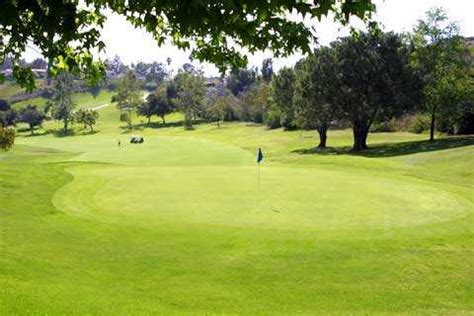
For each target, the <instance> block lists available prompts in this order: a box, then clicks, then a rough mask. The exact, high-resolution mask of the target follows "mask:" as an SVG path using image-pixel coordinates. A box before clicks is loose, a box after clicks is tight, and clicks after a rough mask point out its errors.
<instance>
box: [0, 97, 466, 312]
mask: <svg viewBox="0 0 474 316" xmlns="http://www.w3.org/2000/svg"><path fill="white" fill-rule="evenodd" d="M100 113H101V121H100V123H99V125H98V127H97V129H98V130H99V132H98V133H96V134H87V133H85V132H83V131H80V130H79V128H78V127H76V134H75V135H76V136H68V137H58V136H56V135H55V134H54V133H49V132H48V131H50V130H52V129H53V130H54V129H55V128H57V127H58V126H59V125H57V124H56V123H53V122H50V123H48V124H46V125H45V127H44V130H42V131H38V133H39V134H40V135H38V136H29V135H28V133H27V132H24V133H20V134H21V135H20V137H19V138H18V139H17V145H16V147H15V148H14V150H13V151H11V152H9V153H0V201H1V203H0V227H1V228H2V229H1V230H0V249H2V251H1V252H0V314H2V315H9V314H15V315H16V314H24V315H31V314H45V315H57V314H68V315H69V314H79V315H84V314H87V315H103V314H109V315H118V314H120V315H129V314H134V315H135V314H190V313H196V314H214V313H216V314H222V313H230V314H361V315H367V314H425V315H433V314H440V315H441V314H442V315H444V314H472V313H474V300H473V297H474V296H473V294H474V293H473V291H474V270H473V268H472V265H473V262H474V253H473V246H474V245H473V242H474V238H473V223H474V222H473V219H474V216H473V205H474V195H473V178H474V175H473V173H472V171H471V170H472V166H473V157H474V156H473V155H474V146H473V144H474V139H473V138H461V139H460V138H445V139H442V140H440V141H438V142H435V143H426V142H425V141H424V139H425V138H426V135H413V134H408V133H389V134H383V133H381V134H371V135H370V137H369V144H370V146H371V147H372V148H373V149H372V150H370V151H369V152H367V153H364V154H359V155H355V154H351V153H350V152H348V150H347V148H348V146H350V143H351V134H350V131H347V130H346V131H332V132H331V133H330V135H329V145H330V146H331V147H332V149H330V150H328V151H326V152H317V151H316V152H315V151H314V150H312V148H313V147H314V145H315V143H316V134H315V132H311V131H304V132H301V131H293V132H284V131H281V130H266V129H265V128H264V127H262V126H258V125H251V124H244V123H228V124H225V125H224V126H223V127H222V128H217V127H216V126H215V125H211V124H202V125H197V126H196V129H195V130H194V131H185V130H184V129H183V128H182V126H180V125H181V123H180V119H181V117H180V115H177V114H173V115H171V116H170V117H168V121H169V123H168V127H167V128H164V127H163V126H162V125H161V124H159V123H158V122H159V120H157V121H156V122H154V123H152V125H151V127H148V126H147V125H146V124H145V123H144V122H143V121H144V119H143V118H134V120H135V124H136V125H137V128H136V129H135V130H133V131H128V130H127V129H125V128H123V127H122V125H121V124H120V123H118V112H117V110H116V109H115V106H114V105H111V106H109V107H106V108H103V109H101V110H100ZM130 134H140V135H144V136H145V139H146V143H145V144H143V145H130V144H128V143H127V139H128V136H129V135H130ZM118 139H121V140H122V143H123V146H122V147H121V148H118V146H117V140H118ZM257 147H263V149H264V152H265V160H264V163H263V164H262V166H261V183H260V187H258V184H257V167H256V164H255V152H256V148H257Z"/></svg>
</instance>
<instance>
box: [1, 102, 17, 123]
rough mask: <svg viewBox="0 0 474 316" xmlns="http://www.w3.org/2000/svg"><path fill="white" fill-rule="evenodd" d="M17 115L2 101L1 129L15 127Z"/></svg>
mask: <svg viewBox="0 0 474 316" xmlns="http://www.w3.org/2000/svg"><path fill="white" fill-rule="evenodd" d="M16 117H17V113H16V111H15V109H12V107H11V106H10V104H9V103H8V102H7V101H5V100H0V127H8V126H14V125H15V121H16Z"/></svg>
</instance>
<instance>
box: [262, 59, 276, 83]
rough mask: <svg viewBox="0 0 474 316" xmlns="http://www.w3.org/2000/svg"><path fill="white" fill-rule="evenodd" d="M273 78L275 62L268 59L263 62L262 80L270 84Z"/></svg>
mask: <svg viewBox="0 0 474 316" xmlns="http://www.w3.org/2000/svg"><path fill="white" fill-rule="evenodd" d="M272 76H273V60H272V59H271V58H266V59H264V60H263V62H262V79H263V80H264V81H265V82H266V83H269V82H270V81H271V80H272Z"/></svg>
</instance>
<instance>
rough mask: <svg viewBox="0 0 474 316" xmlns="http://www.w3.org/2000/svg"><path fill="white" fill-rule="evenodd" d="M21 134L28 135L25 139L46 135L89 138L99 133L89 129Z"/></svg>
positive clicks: (28, 131) (26, 131) (48, 130)
mask: <svg viewBox="0 0 474 316" xmlns="http://www.w3.org/2000/svg"><path fill="white" fill-rule="evenodd" d="M18 131H19V132H25V133H27V134H25V135H23V137H27V138H28V137H39V136H46V135H54V136H55V137H60V138H62V137H69V136H87V135H94V134H97V133H98V132H99V131H93V132H91V131H90V130H88V129H84V130H81V131H74V130H68V131H67V132H64V131H63V130H55V129H47V130H39V131H38V130H35V132H34V134H31V133H30V130H29V129H27V130H18Z"/></svg>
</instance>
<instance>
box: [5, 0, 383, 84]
mask: <svg viewBox="0 0 474 316" xmlns="http://www.w3.org/2000/svg"><path fill="white" fill-rule="evenodd" d="M86 4H87V5H84V4H83V2H82V1H79V0H68V1H66V0H62V1H42V0H31V1H17V0H4V1H2V10H0V38H1V39H2V45H1V46H0V47H2V48H1V50H0V60H3V59H4V58H5V57H6V56H10V57H13V59H14V60H15V63H16V64H17V67H15V68H14V74H15V77H16V78H17V79H18V81H19V82H20V83H21V84H22V85H28V87H30V88H32V87H34V84H35V83H34V80H33V81H31V80H29V79H31V78H32V74H31V71H27V70H26V71H24V69H25V68H24V67H21V66H19V65H18V62H17V61H18V60H19V59H20V57H21V55H22V53H23V52H24V51H25V49H26V46H27V45H28V43H30V42H33V43H35V44H36V45H37V46H38V47H39V48H40V50H41V52H42V53H43V56H45V58H47V59H48V60H54V65H53V66H52V67H51V70H52V72H56V71H57V70H59V69H60V70H69V71H70V72H73V73H79V72H80V73H83V74H84V75H85V77H86V78H88V79H94V78H98V77H100V76H102V75H104V72H105V69H104V67H103V65H102V64H100V63H99V64H97V63H96V62H95V59H94V58H93V54H92V52H93V51H94V50H96V49H98V50H99V51H102V50H104V49H105V44H104V43H103V42H102V41H101V34H100V33H101V28H102V26H103V25H104V23H105V21H106V18H107V16H106V12H112V13H115V14H118V15H122V16H125V17H126V19H127V20H128V21H129V22H130V23H131V24H132V25H133V26H135V27H139V28H143V29H144V30H146V31H148V32H149V33H151V35H152V36H153V38H154V39H155V40H156V41H157V44H158V45H162V44H164V43H165V42H166V40H168V39H169V40H170V41H171V42H172V43H173V44H174V45H176V46H177V47H179V48H182V49H189V48H191V55H192V57H193V58H194V59H197V60H200V61H209V62H213V63H215V64H216V65H217V66H218V67H219V68H220V70H221V71H224V70H225V68H226V67H227V66H232V67H233V68H235V69H237V68H242V67H245V66H246V62H247V59H246V57H244V56H243V55H242V53H241V52H240V50H239V49H236V48H235V45H238V46H240V47H246V48H247V49H248V50H249V51H250V52H255V51H256V50H265V49H270V50H272V51H273V53H274V55H275V56H277V57H279V56H285V55H289V54H291V53H293V52H295V51H297V50H301V51H303V52H305V53H307V52H309V51H310V48H311V45H312V43H313V42H314V41H315V40H316V36H315V32H314V31H313V26H308V25H306V24H305V23H304V21H295V20H294V19H293V18H292V16H294V15H299V16H305V17H310V18H314V19H320V18H321V17H322V16H328V15H329V16H331V14H332V16H335V18H336V19H339V20H342V22H347V21H348V20H349V18H350V17H351V16H358V17H360V18H363V19H365V18H366V17H368V16H369V15H370V13H371V12H373V11H374V10H375V5H374V4H373V3H372V1H371V0H363V1H344V0H332V1H326V0H324V1H323V0H317V1H299V0H288V1H284V2H282V1H276V0H269V1H266V2H265V3H264V4H263V2H261V1H254V0H237V1H227V0H190V1H188V2H186V3H184V2H183V3H181V2H177V1H134V2H133V3H132V4H133V5H132V4H131V3H130V2H129V1H125V0H88V1H86ZM330 13H331V14H330ZM101 65H102V67H101Z"/></svg>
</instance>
